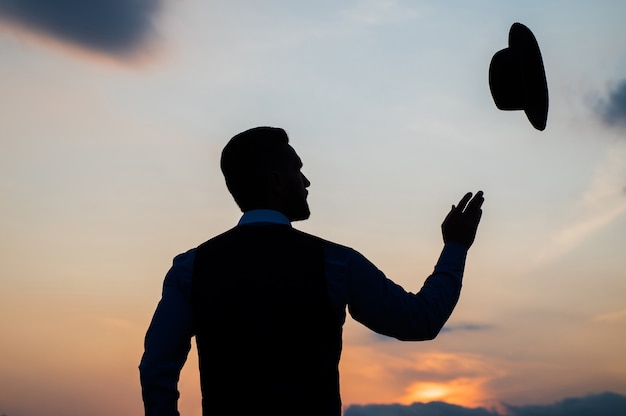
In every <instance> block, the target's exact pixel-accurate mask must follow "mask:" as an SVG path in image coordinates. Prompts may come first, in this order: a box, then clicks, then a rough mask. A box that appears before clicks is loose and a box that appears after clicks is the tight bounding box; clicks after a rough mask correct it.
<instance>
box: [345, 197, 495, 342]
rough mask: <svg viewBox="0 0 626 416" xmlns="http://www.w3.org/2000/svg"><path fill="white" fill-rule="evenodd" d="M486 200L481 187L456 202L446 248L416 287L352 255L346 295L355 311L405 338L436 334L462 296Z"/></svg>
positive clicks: (445, 229)
mask: <svg viewBox="0 0 626 416" xmlns="http://www.w3.org/2000/svg"><path fill="white" fill-rule="evenodd" d="M470 199H471V200H470ZM482 202H483V196H482V192H478V193H477V194H476V196H475V197H474V198H472V194H471V193H468V194H466V195H465V196H464V197H463V198H462V199H461V201H460V202H459V204H458V205H457V206H453V207H452V210H451V211H450V213H449V214H448V215H447V217H446V219H445V220H444V222H443V224H442V232H443V238H444V242H445V245H444V248H443V251H442V253H441V256H440V257H439V260H438V262H437V264H436V266H435V268H434V271H433V274H432V275H431V276H430V277H429V278H428V279H426V281H425V282H424V285H423V286H422V288H421V289H420V291H419V292H418V293H415V294H414V293H409V292H406V291H405V290H404V289H403V288H402V287H400V286H399V285H397V284H395V283H394V282H392V281H391V280H389V279H387V278H386V277H385V276H384V274H383V273H382V272H381V271H380V270H378V269H377V268H376V267H375V266H374V265H373V264H372V263H371V262H369V261H368V260H367V259H366V258H365V257H363V256H362V255H360V254H359V253H356V252H353V253H352V254H351V255H349V260H348V261H347V262H346V274H345V278H346V286H345V287H346V293H345V301H346V303H347V304H348V308H349V310H350V314H351V315H352V317H353V318H354V319H356V320H357V321H359V322H361V323H362V324H364V325H365V326H367V327H368V328H370V329H372V330H374V331H376V332H378V333H381V334H384V335H388V336H392V337H395V338H398V339H401V340H412V341H420V340H428V339H433V338H435V336H437V334H438V333H439V331H440V330H441V328H442V327H443V325H444V324H445V322H446V321H447V320H448V318H449V317H450V314H451V313H452V311H453V310H454V307H455V306H456V303H457V301H458V298H459V295H460V291H461V283H462V278H463V272H464V268H465V259H466V256H467V250H468V249H469V247H470V246H471V245H472V243H473V241H474V237H475V235H476V230H477V227H478V223H479V222H480V216H481V213H482V211H481V206H482Z"/></svg>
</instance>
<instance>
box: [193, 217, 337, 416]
mask: <svg viewBox="0 0 626 416" xmlns="http://www.w3.org/2000/svg"><path fill="white" fill-rule="evenodd" d="M325 244H331V243H328V242H325V241H324V240H321V239H319V238H317V237H314V236H311V235H309V234H305V233H302V232H300V231H297V230H295V229H293V228H291V227H289V226H286V225H247V226H239V227H235V228H233V229H231V230H230V231H227V232H226V233H224V234H221V235H219V236H217V237H215V238H213V239H211V240H209V241H207V242H206V243H204V244H202V245H200V246H199V247H198V249H197V252H196V260H195V265H194V273H193V283H192V307H193V313H194V321H195V330H196V341H197V345H198V355H199V361H200V381H201V388H202V403H203V404H202V408H203V415H218V414H229V415H253V414H259V415H264V414H268V415H285V416H286V415H320V416H326V415H329V416H330V415H332V416H338V415H340V414H341V400H340V397H339V371H338V364H339V356H340V354H341V331H342V329H341V323H340V322H339V319H338V318H337V316H336V314H335V313H334V311H333V308H332V305H331V303H330V299H329V297H328V290H327V287H326V278H325V273H324V247H325Z"/></svg>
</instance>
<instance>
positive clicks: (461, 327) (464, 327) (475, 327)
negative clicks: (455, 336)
mask: <svg viewBox="0 0 626 416" xmlns="http://www.w3.org/2000/svg"><path fill="white" fill-rule="evenodd" d="M492 328H493V327H492V326H491V325H483V324H469V323H468V324H457V325H446V326H444V327H443V329H442V330H441V332H458V331H487V330H490V329H492Z"/></svg>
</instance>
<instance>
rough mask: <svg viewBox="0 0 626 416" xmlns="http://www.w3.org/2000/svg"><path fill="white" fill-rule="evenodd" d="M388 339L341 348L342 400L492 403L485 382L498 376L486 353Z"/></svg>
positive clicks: (347, 401) (493, 402) (491, 393)
mask: <svg viewBox="0 0 626 416" xmlns="http://www.w3.org/2000/svg"><path fill="white" fill-rule="evenodd" d="M408 348H410V349H411V350H410V352H408V353H407V344H405V343H397V342H390V343H389V344H380V343H379V344H378V345H372V346H366V345H362V346H351V345H347V346H346V347H345V348H344V354H343V358H342V364H341V390H342V398H343V402H344V404H345V405H346V406H349V405H350V404H371V403H377V404H388V403H400V404H411V403H414V402H431V401H444V402H447V403H451V404H457V405H459V406H465V407H487V408H496V407H497V401H496V400H495V399H494V396H493V392H492V391H491V389H490V387H489V385H490V383H491V382H492V381H493V380H494V379H497V378H499V377H502V376H503V375H504V371H503V370H501V369H499V368H497V367H495V366H494V365H493V364H491V363H490V362H489V361H488V360H487V359H486V358H484V357H482V356H480V355H476V354H469V353H446V352H441V351H436V350H429V351H422V352H416V351H415V349H416V348H415V344H410V345H408Z"/></svg>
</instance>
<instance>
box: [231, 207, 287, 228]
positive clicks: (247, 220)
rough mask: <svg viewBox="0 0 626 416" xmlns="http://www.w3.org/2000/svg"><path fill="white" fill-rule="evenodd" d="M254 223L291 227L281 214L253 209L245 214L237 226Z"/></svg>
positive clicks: (268, 210) (271, 210)
mask: <svg viewBox="0 0 626 416" xmlns="http://www.w3.org/2000/svg"><path fill="white" fill-rule="evenodd" d="M255 223H271V224H283V225H289V226H291V222H290V221H289V218H287V217H286V216H285V215H284V214H283V213H282V212H279V211H274V210H273V209H253V210H250V211H247V212H245V213H244V214H243V215H242V216H241V218H240V219H239V223H237V225H249V224H255Z"/></svg>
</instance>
